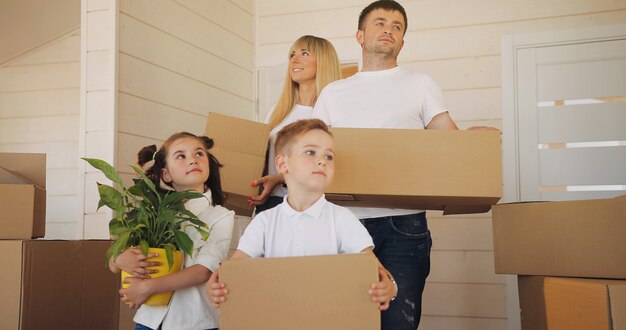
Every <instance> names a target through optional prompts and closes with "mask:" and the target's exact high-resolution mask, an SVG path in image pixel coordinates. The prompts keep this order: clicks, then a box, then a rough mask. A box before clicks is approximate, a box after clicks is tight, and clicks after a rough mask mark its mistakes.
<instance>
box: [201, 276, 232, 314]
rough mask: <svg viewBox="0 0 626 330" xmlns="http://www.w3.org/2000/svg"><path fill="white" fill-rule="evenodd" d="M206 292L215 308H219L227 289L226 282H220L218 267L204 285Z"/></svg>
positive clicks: (224, 298)
mask: <svg viewBox="0 0 626 330" xmlns="http://www.w3.org/2000/svg"><path fill="white" fill-rule="evenodd" d="M206 293H207V295H208V296H209V300H211V302H212V303H213V306H214V307H215V308H220V306H221V305H222V303H223V302H225V301H226V295H227V294H228V290H227V289H226V284H224V283H221V282H220V274H219V269H218V270H216V271H215V272H213V274H212V275H211V278H210V279H209V282H208V283H207V286H206Z"/></svg>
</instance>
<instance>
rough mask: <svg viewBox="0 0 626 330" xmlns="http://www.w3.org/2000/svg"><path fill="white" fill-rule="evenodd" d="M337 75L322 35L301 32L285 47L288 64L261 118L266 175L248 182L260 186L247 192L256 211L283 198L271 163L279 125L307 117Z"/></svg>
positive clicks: (333, 53) (280, 180) (284, 191)
mask: <svg viewBox="0 0 626 330" xmlns="http://www.w3.org/2000/svg"><path fill="white" fill-rule="evenodd" d="M339 78H341V71H340V69H339V59H338V58H337V52H336V51H335V48H334V47H333V45H332V44H331V43H330V42H329V41H328V40H326V39H323V38H319V37H315V36H309V35H306V36H303V37H300V38H299V39H298V40H296V41H295V42H294V43H293V45H292V46H291V49H290V50H289V65H288V70H287V75H286V77H285V85H284V87H283V92H282V94H281V96H280V99H279V100H278V103H277V104H276V107H275V108H274V109H273V111H270V113H268V116H267V118H266V119H265V122H266V123H268V124H269V126H270V128H271V129H272V130H271V132H270V142H269V151H268V157H267V163H266V169H267V175H266V176H264V177H262V178H259V179H256V180H254V181H253V182H252V186H259V185H260V186H263V191H262V192H261V194H260V195H258V196H250V198H249V200H248V202H249V203H250V206H254V205H256V213H257V214H258V213H260V212H262V211H264V210H267V209H271V208H273V207H274V206H276V205H278V204H280V203H282V202H283V197H284V196H285V195H286V194H287V188H286V187H284V186H283V185H282V183H284V179H283V178H282V176H281V175H280V174H278V172H277V171H276V167H275V166H274V157H275V154H276V152H275V150H274V142H275V141H276V134H277V133H278V131H280V129H281V128H283V127H285V126H287V125H288V124H291V123H293V122H295V121H297V120H299V119H308V118H310V117H311V112H312V111H313V106H314V105H315V101H316V100H317V97H318V96H319V94H320V93H321V92H322V89H323V88H324V87H325V86H326V85H328V84H329V83H331V82H333V81H335V80H337V79H339Z"/></svg>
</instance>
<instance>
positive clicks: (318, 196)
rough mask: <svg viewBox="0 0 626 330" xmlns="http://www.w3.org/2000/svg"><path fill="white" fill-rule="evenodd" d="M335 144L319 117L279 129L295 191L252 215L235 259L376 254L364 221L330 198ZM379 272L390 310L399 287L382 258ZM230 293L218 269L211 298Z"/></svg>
mask: <svg viewBox="0 0 626 330" xmlns="http://www.w3.org/2000/svg"><path fill="white" fill-rule="evenodd" d="M333 148H334V140H333V137H332V135H331V133H330V131H329V130H328V127H327V126H326V124H324V122H322V121H321V120H318V119H308V120H299V121H296V122H294V123H292V124H290V125H287V126H285V127H284V128H283V129H282V130H280V132H278V134H277V137H276V158H275V164H276V169H277V170H278V172H279V173H280V174H282V175H283V177H284V179H285V182H286V183H287V186H288V187H289V193H288V195H287V196H285V199H284V201H283V203H282V204H279V205H278V206H277V207H275V208H273V209H270V210H267V211H265V212H262V213H260V214H258V215H257V216H256V217H255V218H254V219H253V220H252V222H251V223H250V225H249V226H248V228H246V231H245V232H244V234H243V236H242V237H241V239H240V240H239V246H238V247H237V251H235V253H234V254H233V256H232V257H231V258H232V259H237V258H258V257H265V258H272V257H288V256H311V255H328V254H338V253H358V252H366V253H373V252H372V247H373V245H374V244H373V242H372V238H371V237H370V236H369V234H368V233H367V230H365V228H364V227H363V225H362V224H361V223H360V222H359V220H358V219H357V218H356V217H355V216H354V215H353V214H352V213H351V212H350V211H348V210H347V209H346V208H343V207H340V206H337V205H334V204H332V203H329V202H327V201H326V199H325V198H324V193H323V191H324V189H325V188H326V187H327V186H328V185H329V184H330V183H331V182H332V179H333V175H334V173H335V165H334V151H333ZM378 273H379V274H378V276H379V282H377V283H374V284H372V286H371V288H370V290H369V293H370V295H371V297H372V301H374V302H378V303H379V304H380V306H379V309H380V310H386V309H387V308H388V307H389V302H390V301H391V300H393V299H394V298H395V296H396V295H397V293H398V292H397V291H398V290H397V287H396V286H395V281H394V280H393V277H392V276H391V274H390V273H389V272H388V271H387V270H386V269H385V268H384V267H383V266H382V265H381V264H380V263H379V269H378ZM227 293H228V290H227V289H226V285H225V284H224V283H221V282H219V271H216V272H215V273H214V274H213V275H212V276H211V279H210V280H209V282H208V285H207V294H208V295H209V299H210V300H211V301H212V302H213V304H214V306H215V307H217V308H219V307H220V304H221V303H223V302H224V301H226V294H227Z"/></svg>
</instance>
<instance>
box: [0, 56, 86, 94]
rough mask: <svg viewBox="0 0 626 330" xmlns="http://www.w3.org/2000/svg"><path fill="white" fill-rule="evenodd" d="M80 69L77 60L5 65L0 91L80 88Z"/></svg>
mask: <svg viewBox="0 0 626 330" xmlns="http://www.w3.org/2000/svg"><path fill="white" fill-rule="evenodd" d="M79 70H80V66H79V63H77V62H70V63H58V64H39V65H32V66H18V67H5V68H2V75H0V91H2V92H3V93H6V92H19V91H34V90H49V89H65V88H78V87H79V84H78V80H77V79H76V77H79V74H80V71H79Z"/></svg>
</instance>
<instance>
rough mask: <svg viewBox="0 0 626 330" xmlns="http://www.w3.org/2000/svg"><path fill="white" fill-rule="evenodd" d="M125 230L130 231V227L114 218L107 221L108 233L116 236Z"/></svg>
mask: <svg viewBox="0 0 626 330" xmlns="http://www.w3.org/2000/svg"><path fill="white" fill-rule="evenodd" d="M127 231H130V229H129V228H128V227H126V226H124V224H122V222H121V221H119V220H117V219H115V218H114V219H111V221H109V235H111V236H115V237H117V236H119V235H121V234H122V233H125V232H127Z"/></svg>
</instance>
